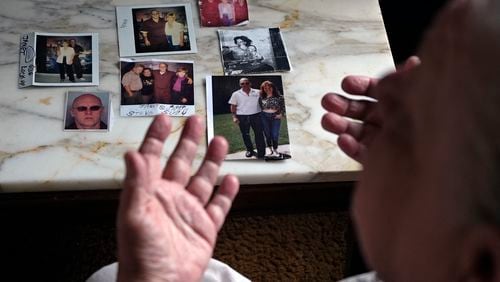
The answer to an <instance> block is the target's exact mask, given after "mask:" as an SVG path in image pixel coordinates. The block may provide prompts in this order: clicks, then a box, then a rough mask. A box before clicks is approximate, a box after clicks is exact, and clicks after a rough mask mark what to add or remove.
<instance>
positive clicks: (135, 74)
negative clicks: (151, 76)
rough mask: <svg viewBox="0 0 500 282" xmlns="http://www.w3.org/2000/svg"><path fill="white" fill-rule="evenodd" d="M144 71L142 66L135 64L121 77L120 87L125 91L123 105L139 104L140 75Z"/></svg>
mask: <svg viewBox="0 0 500 282" xmlns="http://www.w3.org/2000/svg"><path fill="white" fill-rule="evenodd" d="M143 70H144V66H143V65H142V64H135V65H134V67H133V68H132V69H131V70H130V71H128V72H127V73H126V74H124V75H123V78H122V86H123V88H124V89H125V92H124V93H123V104H125V105H134V104H138V103H139V104H140V101H139V99H140V97H141V90H142V78H141V73H142V71H143Z"/></svg>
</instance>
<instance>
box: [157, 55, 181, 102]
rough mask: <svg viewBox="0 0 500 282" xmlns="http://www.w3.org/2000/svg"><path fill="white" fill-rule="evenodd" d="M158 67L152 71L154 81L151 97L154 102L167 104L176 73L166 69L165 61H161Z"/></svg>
mask: <svg viewBox="0 0 500 282" xmlns="http://www.w3.org/2000/svg"><path fill="white" fill-rule="evenodd" d="M158 68H159V69H157V70H154V71H153V78H154V81H155V83H154V91H153V99H154V102H155V103H160V104H169V103H170V99H171V92H172V86H173V84H174V80H175V78H176V75H175V72H173V71H169V70H168V65H167V63H164V62H161V63H160V64H159V66H158Z"/></svg>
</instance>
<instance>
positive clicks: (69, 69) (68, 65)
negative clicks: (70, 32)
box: [56, 40, 75, 82]
mask: <svg viewBox="0 0 500 282" xmlns="http://www.w3.org/2000/svg"><path fill="white" fill-rule="evenodd" d="M74 57H75V49H73V48H72V47H70V46H69V41H68V40H63V42H62V46H59V47H58V48H57V59H56V62H57V66H58V67H59V77H60V78H61V82H64V80H65V79H66V74H67V75H68V78H69V81H71V82H75V75H74V73H73V58H74Z"/></svg>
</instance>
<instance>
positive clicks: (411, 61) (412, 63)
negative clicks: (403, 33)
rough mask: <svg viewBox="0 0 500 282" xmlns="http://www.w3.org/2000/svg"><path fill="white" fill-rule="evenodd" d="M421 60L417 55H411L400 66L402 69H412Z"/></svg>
mask: <svg viewBox="0 0 500 282" xmlns="http://www.w3.org/2000/svg"><path fill="white" fill-rule="evenodd" d="M421 63H422V62H421V61H420V58H419V57H417V56H411V57H409V58H408V59H406V61H405V62H404V64H403V66H402V67H401V70H402V71H409V70H412V69H413V68H415V67H418V66H419V65H420V64H421Z"/></svg>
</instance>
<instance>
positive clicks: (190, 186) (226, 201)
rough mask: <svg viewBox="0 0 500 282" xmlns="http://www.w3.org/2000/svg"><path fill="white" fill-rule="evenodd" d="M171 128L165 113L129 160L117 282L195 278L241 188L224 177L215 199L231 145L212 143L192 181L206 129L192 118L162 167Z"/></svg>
mask: <svg viewBox="0 0 500 282" xmlns="http://www.w3.org/2000/svg"><path fill="white" fill-rule="evenodd" d="M169 131H170V122H169V120H168V118H167V117H166V116H159V117H157V118H156V119H155V121H154V122H153V124H152V125H151V127H150V129H149V130H148V132H147V134H146V137H145V139H144V142H143V144H142V145H141V148H140V149H139V152H128V153H127V155H126V156H125V159H126V166H127V176H126V179H125V182H124V191H123V193H122V198H121V202H120V209H119V217H118V257H119V262H120V264H119V273H118V278H119V280H120V281H198V280H199V279H200V278H201V277H202V275H203V272H204V270H205V268H206V266H207V264H208V261H209V259H210V258H211V256H212V252H213V248H214V245H215V241H216V237H217V232H218V230H219V229H220V227H221V226H222V223H223V222H224V219H225V216H226V214H227V212H228V210H229V208H230V206H231V203H232V201H233V199H234V197H235V195H236V193H237V191H238V186H239V184H238V180H237V179H236V178H235V177H234V176H226V177H225V178H224V179H223V181H222V183H221V185H220V188H219V190H218V191H217V192H216V193H215V194H214V195H213V197H211V196H212V191H213V185H214V184H215V181H216V178H217V174H218V170H219V167H220V165H221V163H222V161H223V159H224V157H225V154H226V152H227V142H226V141H225V140H224V139H223V138H220V137H216V138H214V140H213V141H212V142H211V144H210V145H209V148H208V151H207V155H206V157H205V160H204V162H203V163H202V165H201V166H200V169H199V170H198V172H197V173H196V174H195V175H194V176H193V177H190V176H191V162H192V160H193V159H194V157H195V154H196V148H197V145H198V142H199V140H200V138H201V135H202V132H203V127H202V125H201V121H200V119H199V118H198V117H193V118H190V119H189V120H188V121H187V122H186V125H185V127H184V130H183V133H182V136H181V140H180V141H179V144H178V145H177V147H176V149H175V151H174V152H173V154H172V156H171V157H170V159H169V161H168V163H167V166H166V167H165V169H162V166H161V164H160V156H161V151H162V149H163V144H164V140H165V139H166V137H167V135H168V134H169Z"/></svg>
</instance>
